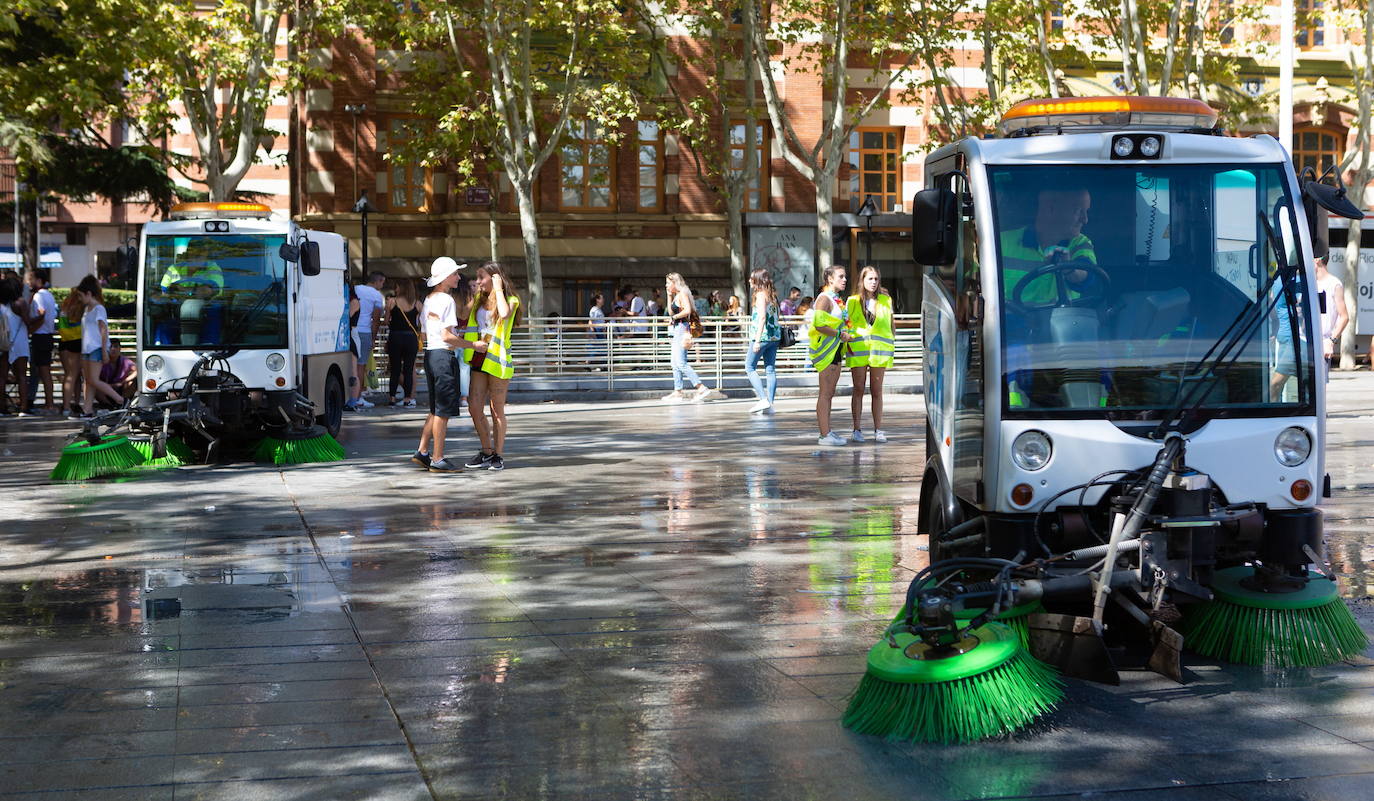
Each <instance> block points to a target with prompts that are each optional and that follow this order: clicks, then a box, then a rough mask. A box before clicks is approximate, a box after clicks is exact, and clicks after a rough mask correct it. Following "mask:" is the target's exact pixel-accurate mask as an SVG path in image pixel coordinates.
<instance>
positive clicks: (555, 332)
mask: <svg viewBox="0 0 1374 801" xmlns="http://www.w3.org/2000/svg"><path fill="white" fill-rule="evenodd" d="M595 322H596V325H595V326H594V325H593V321H592V319H591V318H587V317H539V318H532V319H528V320H522V321H521V324H520V326H518V327H517V328H516V329H515V330H514V331H513V332H512V337H511V338H512V340H513V344H512V351H513V355H514V357H515V361H516V368H515V380H514V382H513V384H512V389H519V384H520V383H521V379H522V378H523V379H527V380H528V379H569V380H571V379H579V380H578V381H577V383H578V384H579V385H580V386H586V385H587V383H588V380H589V379H590V380H593V381H595V382H596V383H597V384H600V383H601V381H603V380H604V382H605V389H606V390H607V391H614V390H615V389H616V384H617V382H619V383H621V384H622V386H623V385H624V384H625V382H626V380H627V379H642V378H654V377H658V378H662V377H665V376H669V375H671V374H672V348H673V334H672V328H671V326H670V325H669V321H668V318H667V317H647V318H645V317H639V318H602V319H598V320H596V321H595ZM701 322H702V327H703V328H704V329H705V330H704V331H703V333H702V335H701V336H700V337H697V338H696V340H695V341H694V343H693V345H692V347H691V348H690V349H689V350H688V352H687V357H688V360H689V361H690V363H691V365H692V367H693V368H694V369H695V370H696V371H697V373H698V374H700V376H701V378H702V380H703V381H705V382H706V383H707V384H710V385H712V386H714V387H717V388H719V387H720V386H722V384H723V383H724V380H725V378H726V377H731V378H739V377H741V376H742V375H743V371H744V366H743V364H744V357H745V347H746V345H747V339H748V326H749V318H747V317H744V318H727V317H706V318H703V319H702V321H701ZM782 323H783V325H784V326H786V327H789V328H791V329H793V330H794V331H795V332H797V344H796V345H793V346H792V347H790V348H782V349H780V350H779V351H778V358H777V364H776V370H777V373H778V375H779V376H788V375H802V374H805V373H807V372H808V371H811V366H810V364H809V362H808V360H807V334H806V323H805V321H804V319H803V318H802V317H785V318H783V320H782ZM893 323H894V325H893V327H894V333H895V334H896V337H895V339H896V340H897V344H896V354H895V360H894V363H893V366H892V369H894V370H904V371H919V370H920V369H921V339H920V328H921V316H920V315H919V314H899V315H896V316H895V318H894V321H893ZM374 355H375V358H376V376H377V379H378V381H377V383H378V389H379V390H383V391H388V392H390V391H391V387H390V383H389V369H388V368H387V361H386V358H387V357H386V332H385V331H382V332H379V336H378V342H377V345H376V348H375V354H374ZM760 369H762V368H760Z"/></svg>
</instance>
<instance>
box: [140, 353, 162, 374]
mask: <svg viewBox="0 0 1374 801" xmlns="http://www.w3.org/2000/svg"><path fill="white" fill-rule="evenodd" d="M163 366H164V365H163V363H162V357H161V356H158V355H157V354H153V355H152V356H149V357H148V358H146V359H144V360H143V369H145V370H147V371H148V372H150V373H160V372H162V368H163Z"/></svg>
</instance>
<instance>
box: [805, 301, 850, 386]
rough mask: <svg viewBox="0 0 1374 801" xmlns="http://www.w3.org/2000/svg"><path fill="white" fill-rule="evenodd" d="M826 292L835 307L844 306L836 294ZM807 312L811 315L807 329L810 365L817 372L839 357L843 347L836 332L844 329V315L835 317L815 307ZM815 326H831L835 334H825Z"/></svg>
mask: <svg viewBox="0 0 1374 801" xmlns="http://www.w3.org/2000/svg"><path fill="white" fill-rule="evenodd" d="M826 294H827V295H828V296H829V297H830V302H831V303H832V304H834V306H835V307H836V308H838V309H841V310H843V309H844V308H845V307H844V306H841V305H840V299H839V298H838V297H837V296H835V295H833V294H830V293H826ZM845 313H846V312H844V311H841V312H840V314H841V315H844V314H845ZM807 314H809V315H810V317H811V322H810V324H809V325H808V329H807V330H808V332H809V333H810V335H811V337H810V339H811V343H810V344H811V348H810V356H811V366H812V367H814V368H816V370H817V372H819V371H821V370H824V369H825V368H827V367H829V366H830V365H831V364H834V362H835V360H836V359H839V358H841V350H842V349H843V348H844V341H843V340H841V339H840V335H839V333H838V332H839V331H841V330H843V329H844V317H843V316H838V317H837V316H835V315H833V314H831V313H830V312H825V311H821V310H820V309H817V308H815V307H812V309H811V311H809V312H807ZM817 326H822V327H825V328H833V329H835V331H836V334H835V336H826V335H825V334H822V333H821V332H820V331H817V330H816V327H817Z"/></svg>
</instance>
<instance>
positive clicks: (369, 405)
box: [355, 395, 377, 409]
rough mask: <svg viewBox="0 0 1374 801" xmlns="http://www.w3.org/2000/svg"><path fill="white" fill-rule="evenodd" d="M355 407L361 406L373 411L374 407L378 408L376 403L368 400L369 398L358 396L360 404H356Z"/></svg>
mask: <svg viewBox="0 0 1374 801" xmlns="http://www.w3.org/2000/svg"><path fill="white" fill-rule="evenodd" d="M355 405H357V406H361V407H362V408H364V409H371V408H372V407H373V406H376V405H377V404H375V403H373V402H372V401H370V400H368V399H367V398H364V397H363V396H361V395H359V396H358V402H357V404H355Z"/></svg>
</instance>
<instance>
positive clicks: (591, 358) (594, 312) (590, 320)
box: [587, 292, 606, 370]
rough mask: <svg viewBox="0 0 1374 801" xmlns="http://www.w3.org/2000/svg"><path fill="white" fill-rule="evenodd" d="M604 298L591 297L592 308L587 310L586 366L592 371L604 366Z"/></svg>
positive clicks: (598, 293)
mask: <svg viewBox="0 0 1374 801" xmlns="http://www.w3.org/2000/svg"><path fill="white" fill-rule="evenodd" d="M605 306H606V296H605V295H604V294H602V293H600V292H597V293H596V294H594V295H592V307H591V308H590V309H588V310H587V331H588V334H587V340H588V342H587V365H588V367H590V368H591V369H592V370H602V369H605V366H606V309H605Z"/></svg>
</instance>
